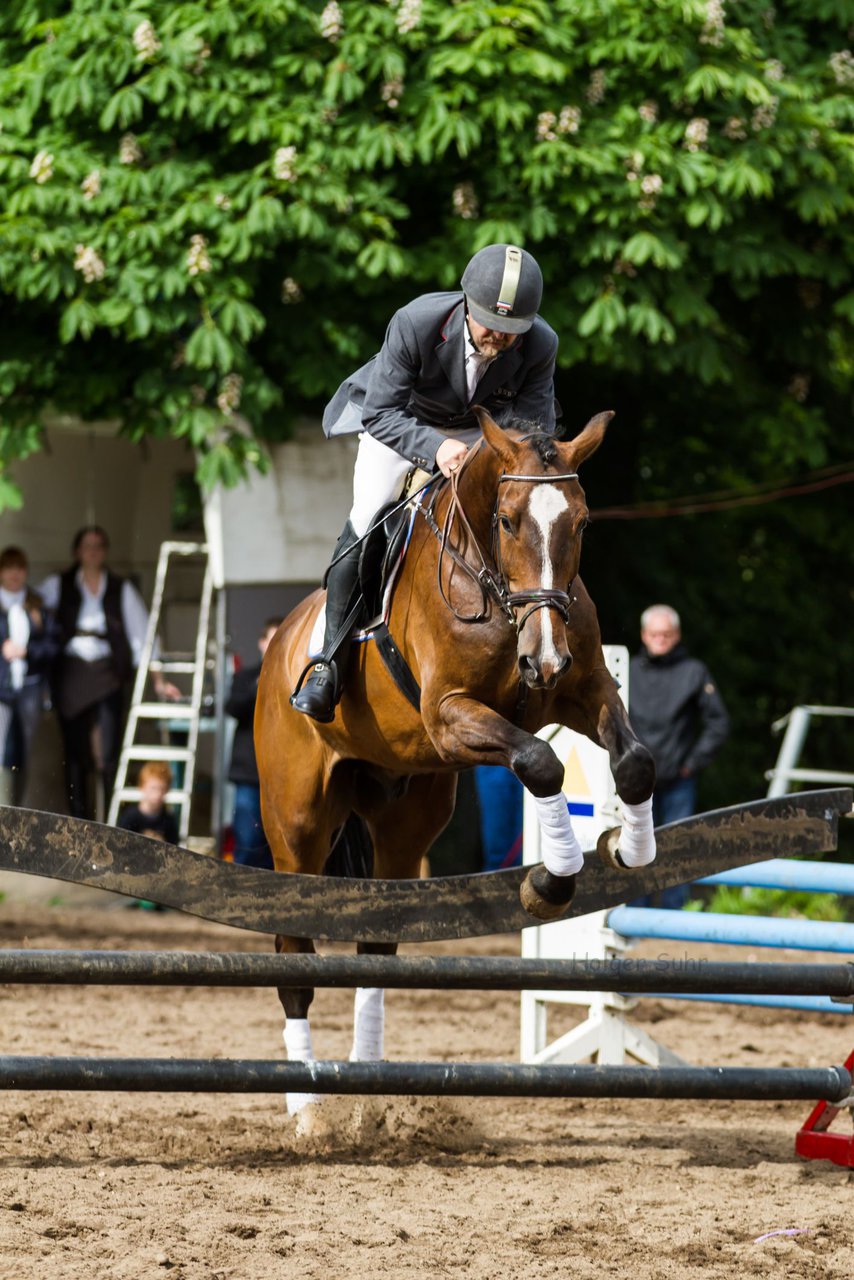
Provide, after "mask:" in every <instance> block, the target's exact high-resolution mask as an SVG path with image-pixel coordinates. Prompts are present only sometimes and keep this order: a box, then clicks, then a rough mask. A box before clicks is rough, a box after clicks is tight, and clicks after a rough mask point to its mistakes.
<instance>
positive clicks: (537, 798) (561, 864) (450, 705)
mask: <svg viewBox="0 0 854 1280" xmlns="http://www.w3.org/2000/svg"><path fill="white" fill-rule="evenodd" d="M422 716H423V719H424V723H425V726H426V728H427V732H428V733H429V735H430V738H431V740H432V742H433V745H434V747H435V748H436V750H437V751H438V753H439V755H440V756H441V758H442V759H443V760H446V761H451V762H453V763H455V764H460V765H478V764H500V765H504V767H505V768H507V769H511V770H512V771H513V773H515V775H516V777H517V778H518V779H519V781H520V782H521V783H522V785H523V786H524V787H525V788H526V789H527V790H528V791H529V792H530V794H531V796H532V797H533V800H534V804H535V806H536V810H537V818H538V820H539V824H540V832H541V836H542V854H543V864H542V866H536V867H533V868H532V869H531V871H529V873H528V875H527V876H526V878H525V880H524V882H523V884H522V887H521V890H520V897H521V899H522V905H523V906H524V908H525V910H526V911H528V912H529V913H530V914H531V915H533V916H536V917H537V919H539V920H554V919H556V918H557V917H558V916H560V915H562V914H563V912H564V911H565V910H566V908H567V907H568V906H569V903H570V902H571V901H572V896H573V894H574V892H575V877H576V875H577V873H578V872H579V871H580V870H581V868H582V866H583V865H584V855H583V853H582V851H581V846H580V844H579V843H578V838H577V836H576V834H575V832H574V831H573V829H572V822H571V820H570V817H569V810H568V808H567V804H566V799H565V797H564V794H563V791H562V789H561V788H562V785H563V772H564V768H563V765H562V763H561V762H560V760H559V759H558V758H557V756H556V755H555V753H554V751H553V750H552V748H551V747H550V746H549V744H548V743H547V742H544V741H543V740H542V738H537V737H534V735H533V734H530V733H526V732H525V730H524V729H519V728H517V727H516V725H513V724H511V723H510V722H509V720H505V719H504V717H503V716H500V715H499V714H498V713H497V712H496V711H493V710H491V709H490V708H489V707H485V706H484V705H483V703H481V702H478V701H477V700H476V699H475V698H472V697H470V696H469V695H467V694H461V693H453V694H448V695H446V696H445V697H443V698H442V699H440V701H439V702H438V704H437V705H436V706H435V707H430V706H422Z"/></svg>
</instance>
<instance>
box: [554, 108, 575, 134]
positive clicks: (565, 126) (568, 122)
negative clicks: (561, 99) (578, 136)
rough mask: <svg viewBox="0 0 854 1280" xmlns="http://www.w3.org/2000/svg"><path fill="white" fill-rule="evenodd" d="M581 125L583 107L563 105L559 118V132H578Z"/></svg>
mask: <svg viewBox="0 0 854 1280" xmlns="http://www.w3.org/2000/svg"><path fill="white" fill-rule="evenodd" d="M580 126H581V107H561V109H560V115H559V116H558V120H557V131H558V133H578V130H579V128H580Z"/></svg>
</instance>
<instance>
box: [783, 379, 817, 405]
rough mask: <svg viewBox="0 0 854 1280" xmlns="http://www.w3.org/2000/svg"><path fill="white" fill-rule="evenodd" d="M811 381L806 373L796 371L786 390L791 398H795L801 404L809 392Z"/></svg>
mask: <svg viewBox="0 0 854 1280" xmlns="http://www.w3.org/2000/svg"><path fill="white" fill-rule="evenodd" d="M811 381H812V379H811V377H810V375H809V374H808V373H796V374H795V376H794V377H793V378H792V380H791V382H790V383H789V385H788V386H787V387H786V390H787V391H788V393H789V395H790V396H791V397H792V399H793V400H797V402H798V404H803V403H804V401H805V400H806V398H807V396H808V395H809V393H810V383H811Z"/></svg>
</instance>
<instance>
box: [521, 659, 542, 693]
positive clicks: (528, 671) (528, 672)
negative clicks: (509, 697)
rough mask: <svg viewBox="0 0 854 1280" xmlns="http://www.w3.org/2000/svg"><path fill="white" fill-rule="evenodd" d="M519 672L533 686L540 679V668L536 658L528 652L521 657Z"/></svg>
mask: <svg viewBox="0 0 854 1280" xmlns="http://www.w3.org/2000/svg"><path fill="white" fill-rule="evenodd" d="M519 672H520V674H521V676H522V679H523V680H524V681H525V683H526V684H527V685H530V687H531V688H534V687H535V685H536V684H537V682H538V681H539V679H540V668H539V667H538V666H537V663H536V662H535V661H534V659H533V658H532V657H531V656H530V655H529V654H527V653H525V654H522V656H521V657H520V658H519Z"/></svg>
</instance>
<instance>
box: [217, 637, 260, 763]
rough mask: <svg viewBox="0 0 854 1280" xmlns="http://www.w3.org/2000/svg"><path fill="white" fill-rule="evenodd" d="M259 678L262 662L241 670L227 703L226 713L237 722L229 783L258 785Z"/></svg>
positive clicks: (236, 675) (235, 676)
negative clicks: (256, 728) (255, 726)
mask: <svg viewBox="0 0 854 1280" xmlns="http://www.w3.org/2000/svg"><path fill="white" fill-rule="evenodd" d="M260 678H261V663H260V662H258V663H256V664H255V665H254V666H251V667H241V668H240V670H239V671H235V673H234V679H233V680H232V682H231V693H230V695H229V698H228V701H227V702H226V704H225V714H226V715H227V716H233V717H234V719H235V720H236V721H237V725H236V726H235V730H234V743H233V745H232V748H231V767H230V769H229V771H228V780H229V782H235V783H238V784H243V785H248V786H252V787H257V786H258V765H257V764H256V761H255V740H254V736H253V723H254V720H255V703H256V700H257V698H258V681H259V679H260Z"/></svg>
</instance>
